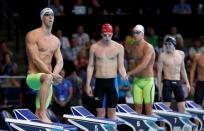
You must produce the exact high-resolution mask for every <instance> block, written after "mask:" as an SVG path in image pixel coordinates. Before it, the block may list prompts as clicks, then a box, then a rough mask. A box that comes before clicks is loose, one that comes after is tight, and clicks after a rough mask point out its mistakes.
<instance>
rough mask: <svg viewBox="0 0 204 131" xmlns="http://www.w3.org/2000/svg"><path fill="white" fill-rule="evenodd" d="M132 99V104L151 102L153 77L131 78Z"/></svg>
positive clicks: (153, 90)
mask: <svg viewBox="0 0 204 131" xmlns="http://www.w3.org/2000/svg"><path fill="white" fill-rule="evenodd" d="M132 91H133V92H132V93H133V101H134V104H143V100H144V104H153V102H154V95H155V86H154V78H153V77H134V80H133V89H132Z"/></svg>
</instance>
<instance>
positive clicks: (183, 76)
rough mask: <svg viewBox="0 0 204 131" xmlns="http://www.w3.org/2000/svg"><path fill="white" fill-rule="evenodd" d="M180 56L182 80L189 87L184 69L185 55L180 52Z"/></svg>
mask: <svg viewBox="0 0 204 131" xmlns="http://www.w3.org/2000/svg"><path fill="white" fill-rule="evenodd" d="M182 56H183V62H182V64H181V76H182V78H183V79H184V81H185V82H186V85H189V81H188V76H187V73H186V68H185V64H184V57H185V55H184V53H183V52H182Z"/></svg>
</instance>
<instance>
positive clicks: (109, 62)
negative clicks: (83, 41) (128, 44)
mask: <svg viewBox="0 0 204 131" xmlns="http://www.w3.org/2000/svg"><path fill="white" fill-rule="evenodd" d="M112 35H113V30H112V26H111V25H110V24H108V23H105V24H104V25H103V26H102V28H101V36H102V39H101V40H99V41H97V42H96V43H94V44H92V46H91V48H90V52H89V53H90V54H89V63H88V66H87V80H86V88H85V91H86V94H87V95H88V96H94V100H95V103H96V104H95V105H96V110H97V116H98V117H102V118H104V117H105V115H106V114H107V115H108V117H109V118H111V119H116V114H115V113H116V106H117V103H118V95H117V92H118V90H117V85H116V84H114V83H117V79H116V78H117V75H118V72H119V73H120V75H121V76H122V77H123V79H124V80H127V79H128V78H127V74H126V71H125V67H124V48H123V46H122V45H121V44H119V43H117V42H116V41H114V40H112V39H111V38H112ZM92 75H94V76H95V78H96V81H95V89H94V92H92V88H91V87H90V82H91V78H92ZM105 97H106V99H104V98H105ZM104 102H105V103H104ZM104 104H105V105H106V107H107V112H106V107H105V106H104Z"/></svg>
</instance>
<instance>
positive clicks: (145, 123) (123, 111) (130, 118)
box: [116, 104, 170, 131]
mask: <svg viewBox="0 0 204 131" xmlns="http://www.w3.org/2000/svg"><path fill="white" fill-rule="evenodd" d="M116 115H117V116H118V117H119V118H121V119H122V120H123V121H125V124H126V125H128V126H129V127H131V128H132V129H133V131H138V130H145V131H164V130H165V129H164V128H162V127H159V126H158V125H157V124H156V123H155V122H157V121H163V122H165V123H167V124H170V123H169V122H168V121H166V120H165V119H164V118H162V117H160V116H158V117H156V116H147V115H139V114H137V113H136V112H135V111H134V110H133V109H132V108H131V107H130V106H128V105H127V104H118V105H117V112H116Z"/></svg>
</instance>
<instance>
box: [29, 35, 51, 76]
mask: <svg viewBox="0 0 204 131" xmlns="http://www.w3.org/2000/svg"><path fill="white" fill-rule="evenodd" d="M34 37H35V35H34V34H31V33H28V34H27V35H26V50H27V53H28V55H29V56H30V58H29V59H31V60H32V62H33V63H34V64H35V66H36V67H37V68H38V69H39V70H40V71H41V72H43V73H48V74H51V73H52V72H51V70H49V69H48V67H47V66H46V64H45V63H44V62H43V61H42V60H41V59H40V57H39V52H38V47H37V43H36V40H35V38H34Z"/></svg>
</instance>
